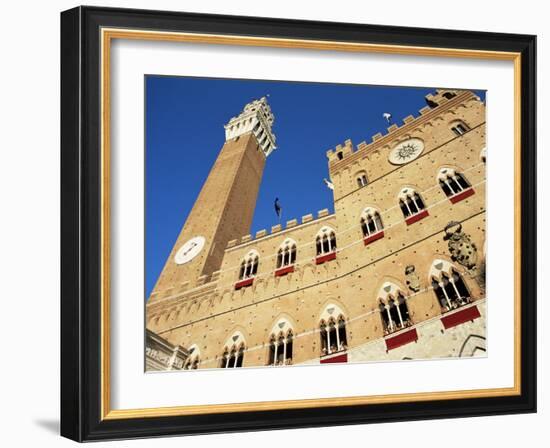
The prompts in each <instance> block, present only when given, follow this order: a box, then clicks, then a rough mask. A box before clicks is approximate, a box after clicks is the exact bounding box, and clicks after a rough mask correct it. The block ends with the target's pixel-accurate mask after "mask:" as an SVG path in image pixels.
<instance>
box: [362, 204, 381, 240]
mask: <svg viewBox="0 0 550 448" xmlns="http://www.w3.org/2000/svg"><path fill="white" fill-rule="evenodd" d="M383 229H384V226H383V224H382V219H381V218H380V213H378V210H375V209H374V208H370V207H369V208H367V209H365V210H364V211H363V213H362V214H361V231H362V232H363V236H364V237H365V238H367V237H370V236H372V235H375V234H377V233H378V232H380V231H382V230H383Z"/></svg>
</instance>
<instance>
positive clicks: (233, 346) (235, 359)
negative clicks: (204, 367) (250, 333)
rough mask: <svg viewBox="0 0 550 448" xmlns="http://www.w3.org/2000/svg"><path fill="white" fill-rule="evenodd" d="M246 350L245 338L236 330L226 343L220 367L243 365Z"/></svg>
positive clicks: (227, 367)
mask: <svg viewBox="0 0 550 448" xmlns="http://www.w3.org/2000/svg"><path fill="white" fill-rule="evenodd" d="M245 351H246V343H245V341H244V338H243V336H242V334H241V333H240V332H236V333H235V334H234V335H233V336H232V337H231V338H229V339H228V340H227V341H226V343H225V347H224V349H223V355H222V357H221V360H220V367H221V368H225V369H231V368H236V367H242V366H243V360H244V352H245Z"/></svg>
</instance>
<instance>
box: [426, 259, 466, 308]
mask: <svg viewBox="0 0 550 448" xmlns="http://www.w3.org/2000/svg"><path fill="white" fill-rule="evenodd" d="M430 277H431V279H432V288H433V291H434V293H435V295H436V297H437V300H438V302H439V304H440V305H441V310H442V311H443V312H447V311H450V310H453V309H456V308H458V307H460V306H463V305H467V304H468V303H470V302H471V301H472V298H471V295H470V291H469V290H468V287H467V286H466V283H465V282H464V279H463V278H462V275H461V274H460V273H459V272H458V270H457V269H456V268H455V267H454V266H453V265H452V264H451V263H449V262H446V261H444V260H436V261H434V263H433V265H432V268H431V271H430Z"/></svg>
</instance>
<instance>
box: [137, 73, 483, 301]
mask: <svg viewBox="0 0 550 448" xmlns="http://www.w3.org/2000/svg"><path fill="white" fill-rule="evenodd" d="M145 83H146V92H145V94H146V111H145V113H146V117H145V126H146V173H145V175H146V184H145V190H146V191H145V195H146V207H145V229H146V231H145V260H146V262H145V287H146V297H148V296H149V294H150V292H151V290H152V288H153V287H154V285H155V282H156V280H157V277H158V275H159V274H160V272H161V270H162V268H163V266H164V263H165V262H166V258H167V256H168V255H169V253H170V250H171V249H172V246H173V244H174V242H175V240H176V238H177V236H178V234H179V232H180V230H181V227H182V225H183V223H184V222H185V219H186V217H187V214H188V213H189V211H190V210H191V207H192V206H193V203H194V201H195V198H196V197H197V195H198V193H199V191H200V188H201V186H202V183H203V182H204V180H205V178H206V177H207V175H208V172H209V171H210V168H211V166H212V164H213V163H214V160H215V159H216V157H217V155H218V152H219V150H220V149H221V147H222V146H223V143H224V139H225V135H224V128H223V125H224V124H225V123H227V122H228V121H229V119H230V118H231V117H233V116H235V115H238V114H239V113H240V112H241V111H242V109H243V107H244V105H245V104H246V103H248V102H249V101H251V100H253V99H256V98H260V97H262V96H264V95H266V94H268V95H269V98H268V101H269V104H270V106H271V109H272V111H273V113H274V115H275V125H274V127H273V131H274V133H275V135H276V137H277V146H278V148H277V149H276V150H275V151H274V152H273V153H272V154H271V155H270V156H269V158H268V159H267V162H266V167H265V170H264V175H263V179H262V184H261V186H260V192H259V195H258V200H257V204H256V211H255V214H254V220H253V223H252V228H251V233H252V234H254V233H255V232H256V231H257V230H260V229H264V228H265V229H270V228H271V226H272V225H274V224H276V223H277V222H278V219H277V217H276V215H275V212H274V210H273V201H274V199H275V197H279V200H280V202H281V205H282V207H283V216H282V222H285V221H286V220H289V219H292V218H298V219H300V218H301V216H303V215H305V214H308V213H314V214H315V213H316V212H317V211H318V210H321V209H323V208H328V209H329V210H330V211H331V212H332V211H333V204H332V192H331V191H330V190H329V189H327V188H326V186H325V185H324V183H323V177H327V178H328V169H327V158H326V151H327V149H330V148H334V147H335V146H336V145H337V144H343V143H344V140H346V139H348V138H349V139H351V140H352V141H353V143H354V144H355V145H357V144H358V143H359V142H361V141H363V140H366V141H370V138H371V136H373V135H374V134H376V133H377V132H382V133H386V132H387V130H386V128H387V123H386V121H385V120H384V118H383V117H382V114H383V113H384V112H390V113H391V114H392V116H393V120H394V122H396V123H398V124H401V123H402V121H401V120H402V119H403V118H404V117H406V116H407V115H415V116H416V115H418V110H419V109H421V108H422V107H424V106H425V105H426V103H425V101H424V96H425V95H426V94H428V93H430V92H434V91H435V89H430V88H428V89H427V88H401V87H380V86H363V85H344V84H320V83H297V82H284V81H255V80H230V79H208V78H186V77H163V76H152V75H149V76H147V77H146V79H145ZM477 93H478V95H480V96H481V97H482V99H485V95H484V93H483V92H477Z"/></svg>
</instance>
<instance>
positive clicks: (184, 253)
mask: <svg viewBox="0 0 550 448" xmlns="http://www.w3.org/2000/svg"><path fill="white" fill-rule="evenodd" d="M205 242H206V239H205V238H204V236H195V237H193V238H191V239H190V240H189V241H187V242H186V243H185V244H184V245H183V246H181V247H180V248H179V249H178V251H177V252H176V255H175V256H174V262H175V263H176V264H185V263H188V262H190V261H191V260H192V259H193V258H195V257H196V256H197V255H198V254H199V252H200V251H201V250H202V248H203V247H204V243H205Z"/></svg>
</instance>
